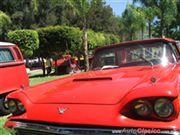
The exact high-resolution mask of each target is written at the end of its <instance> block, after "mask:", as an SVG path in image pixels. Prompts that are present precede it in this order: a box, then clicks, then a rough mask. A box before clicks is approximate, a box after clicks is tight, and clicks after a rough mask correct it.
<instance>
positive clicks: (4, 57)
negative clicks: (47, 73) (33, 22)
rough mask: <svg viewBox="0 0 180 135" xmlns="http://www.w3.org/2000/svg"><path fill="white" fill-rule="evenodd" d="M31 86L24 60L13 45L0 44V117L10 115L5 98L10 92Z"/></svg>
mask: <svg viewBox="0 0 180 135" xmlns="http://www.w3.org/2000/svg"><path fill="white" fill-rule="evenodd" d="M27 86H29V79H28V75H27V73H26V68H25V64H24V59H23V57H22V54H21V52H20V50H19V48H18V47H17V46H16V45H15V44H12V43H7V42H0V116H2V115H7V114H9V110H8V108H7V105H6V104H5V102H4V101H5V97H6V95H8V94H9V93H10V92H13V91H15V90H18V89H24V88H25V87H27Z"/></svg>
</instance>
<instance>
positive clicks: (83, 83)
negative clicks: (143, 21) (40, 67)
mask: <svg viewBox="0 0 180 135" xmlns="http://www.w3.org/2000/svg"><path fill="white" fill-rule="evenodd" d="M170 72H172V66H169V67H168V68H163V67H160V66H159V67H155V68H153V69H152V67H150V66H147V67H127V68H119V69H108V70H101V71H89V72H86V73H80V74H78V75H73V76H69V77H65V78H63V79H58V80H55V81H51V82H47V83H44V84H40V85H37V86H33V87H31V88H30V89H27V90H24V93H25V94H26V95H27V96H28V97H29V99H30V100H31V101H32V102H33V103H62V104H63V103H72V104H116V103H118V102H119V101H120V100H121V99H122V98H123V97H124V96H125V95H126V94H128V93H129V92H131V91H133V90H135V89H137V87H140V86H141V85H143V86H148V85H153V83H155V82H152V81H151V78H152V77H155V79H156V80H158V81H160V78H166V76H169V75H170ZM163 81H164V80H163Z"/></svg>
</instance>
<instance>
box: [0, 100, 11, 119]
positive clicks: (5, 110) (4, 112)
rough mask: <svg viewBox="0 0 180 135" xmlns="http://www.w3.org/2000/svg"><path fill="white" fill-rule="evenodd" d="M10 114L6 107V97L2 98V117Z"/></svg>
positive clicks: (0, 110)
mask: <svg viewBox="0 0 180 135" xmlns="http://www.w3.org/2000/svg"><path fill="white" fill-rule="evenodd" d="M8 114H10V111H9V109H8V108H7V107H6V106H5V97H1V98H0V116H4V115H8Z"/></svg>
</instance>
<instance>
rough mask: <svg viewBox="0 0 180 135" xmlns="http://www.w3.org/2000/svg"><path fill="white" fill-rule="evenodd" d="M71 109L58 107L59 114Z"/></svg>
mask: <svg viewBox="0 0 180 135" xmlns="http://www.w3.org/2000/svg"><path fill="white" fill-rule="evenodd" d="M68 109H69V108H65V107H58V112H59V114H64V113H65V111H67V110H68Z"/></svg>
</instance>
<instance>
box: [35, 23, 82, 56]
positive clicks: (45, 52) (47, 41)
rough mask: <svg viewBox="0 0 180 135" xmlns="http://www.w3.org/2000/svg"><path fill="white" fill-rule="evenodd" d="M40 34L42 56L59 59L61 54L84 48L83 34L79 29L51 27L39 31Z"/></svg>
mask: <svg viewBox="0 0 180 135" xmlns="http://www.w3.org/2000/svg"><path fill="white" fill-rule="evenodd" d="M37 31H38V34H39V40H40V47H39V52H40V55H41V56H43V57H45V56H52V55H53V57H59V56H60V54H61V53H65V52H71V53H72V52H73V53H75V51H76V50H79V49H80V48H82V39H81V35H82V32H81V31H80V29H79V28H74V27H67V26H54V27H53V26H50V27H45V28H40V29H38V30H37Z"/></svg>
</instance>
